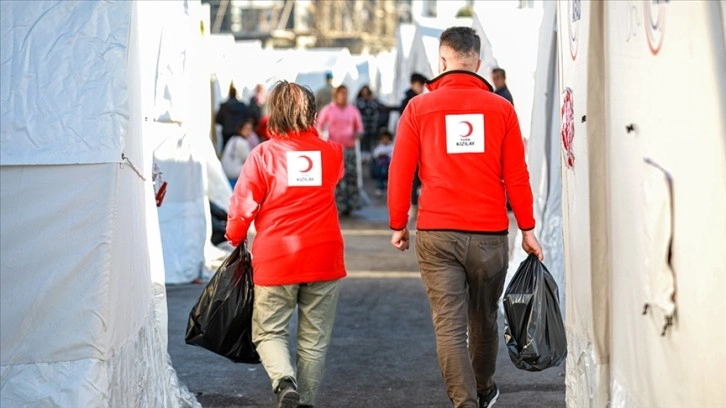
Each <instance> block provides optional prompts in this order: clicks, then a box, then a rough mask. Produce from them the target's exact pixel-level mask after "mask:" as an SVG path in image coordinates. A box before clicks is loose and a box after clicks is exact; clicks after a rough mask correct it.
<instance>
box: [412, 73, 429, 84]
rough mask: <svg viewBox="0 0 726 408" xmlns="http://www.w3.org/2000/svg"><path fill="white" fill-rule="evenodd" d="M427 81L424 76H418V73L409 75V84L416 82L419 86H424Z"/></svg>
mask: <svg viewBox="0 0 726 408" xmlns="http://www.w3.org/2000/svg"><path fill="white" fill-rule="evenodd" d="M427 81H428V79H427V78H426V77H425V76H423V75H421V74H419V73H418V72H414V73H413V74H411V83H414V82H418V83H420V84H425V83H426V82H427Z"/></svg>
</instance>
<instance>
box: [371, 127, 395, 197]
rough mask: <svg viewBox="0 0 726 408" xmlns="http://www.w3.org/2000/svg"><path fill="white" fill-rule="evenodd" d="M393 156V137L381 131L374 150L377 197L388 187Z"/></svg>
mask: <svg viewBox="0 0 726 408" xmlns="http://www.w3.org/2000/svg"><path fill="white" fill-rule="evenodd" d="M392 156H393V135H392V134H391V132H389V131H388V130H386V129H383V130H381V134H380V136H379V137H378V145H377V146H376V148H375V149H373V163H372V165H373V177H374V178H375V179H376V195H377V196H381V195H383V193H384V192H385V191H386V188H387V186H388V166H389V165H390V164H391V157H392Z"/></svg>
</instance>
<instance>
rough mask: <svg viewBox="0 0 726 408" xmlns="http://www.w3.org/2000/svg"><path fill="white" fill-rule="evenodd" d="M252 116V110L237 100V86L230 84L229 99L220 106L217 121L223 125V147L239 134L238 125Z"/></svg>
mask: <svg viewBox="0 0 726 408" xmlns="http://www.w3.org/2000/svg"><path fill="white" fill-rule="evenodd" d="M249 118H250V110H249V108H248V107H247V105H245V104H244V102H241V101H239V100H237V88H235V87H234V84H230V85H229V94H228V98H227V101H225V102H224V103H222V104H221V105H220V106H219V111H218V112H217V117H216V119H215V121H216V122H217V124H219V125H222V140H223V142H224V144H223V145H222V146H223V147H224V146H226V145H227V142H229V139H230V138H231V137H232V136H234V135H236V134H237V126H238V125H239V124H240V123H244V122H245V121H246V120H247V119H249Z"/></svg>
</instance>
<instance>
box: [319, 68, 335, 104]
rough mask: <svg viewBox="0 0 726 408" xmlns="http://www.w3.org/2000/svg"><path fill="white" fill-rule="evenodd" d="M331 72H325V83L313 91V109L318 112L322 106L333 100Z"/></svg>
mask: <svg viewBox="0 0 726 408" xmlns="http://www.w3.org/2000/svg"><path fill="white" fill-rule="evenodd" d="M334 90H335V89H334V88H333V73H332V72H326V73H325V85H323V87H322V88H320V89H318V90H317V92H315V109H317V111H318V112H320V111H321V110H322V109H323V107H324V106H325V105H327V104H329V103H330V102H331V101H332V100H333V91H334Z"/></svg>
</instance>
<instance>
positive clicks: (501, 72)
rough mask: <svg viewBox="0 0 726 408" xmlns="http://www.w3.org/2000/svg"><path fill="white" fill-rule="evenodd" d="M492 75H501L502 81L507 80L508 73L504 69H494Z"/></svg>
mask: <svg viewBox="0 0 726 408" xmlns="http://www.w3.org/2000/svg"><path fill="white" fill-rule="evenodd" d="M492 74H501V75H502V79H507V71H505V70H504V69H503V68H494V69H493V70H492Z"/></svg>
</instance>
